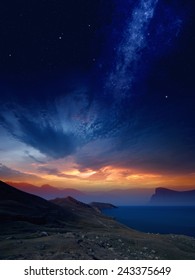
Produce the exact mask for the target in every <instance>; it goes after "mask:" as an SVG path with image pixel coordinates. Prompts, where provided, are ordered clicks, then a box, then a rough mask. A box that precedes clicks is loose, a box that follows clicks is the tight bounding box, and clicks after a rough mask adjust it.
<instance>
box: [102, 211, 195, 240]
mask: <svg viewBox="0 0 195 280" xmlns="http://www.w3.org/2000/svg"><path fill="white" fill-rule="evenodd" d="M103 213H104V214H105V215H107V216H109V217H113V218H115V219H116V220H117V221H118V222H120V223H122V224H125V225H127V226H128V227H130V228H132V229H135V230H138V231H142V232H147V233H155V234H157V233H160V234H181V235H188V236H193V237H195V206H121V207H118V208H112V209H104V210H103Z"/></svg>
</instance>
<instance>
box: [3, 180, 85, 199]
mask: <svg viewBox="0 0 195 280" xmlns="http://www.w3.org/2000/svg"><path fill="white" fill-rule="evenodd" d="M6 183H7V184H9V185H10V186H12V187H15V188H17V189H19V190H21V191H24V192H28V193H31V194H34V195H37V196H40V197H42V198H45V199H53V198H56V197H67V196H73V197H76V198H77V199H82V198H83V197H85V193H83V192H81V191H79V190H76V189H72V188H65V189H59V188H56V187H54V186H50V185H42V186H41V187H37V186H35V185H32V184H28V183H25V182H23V183H16V182H6Z"/></svg>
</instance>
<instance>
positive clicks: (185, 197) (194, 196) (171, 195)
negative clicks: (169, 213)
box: [150, 188, 195, 206]
mask: <svg viewBox="0 0 195 280" xmlns="http://www.w3.org/2000/svg"><path fill="white" fill-rule="evenodd" d="M150 204H153V205H170V206H174V205H183V206H184V205H186V206H187V205H195V190H191V191H175V190H170V189H166V188H157V189H156V190H155V194H154V195H153V196H152V197H151V200H150Z"/></svg>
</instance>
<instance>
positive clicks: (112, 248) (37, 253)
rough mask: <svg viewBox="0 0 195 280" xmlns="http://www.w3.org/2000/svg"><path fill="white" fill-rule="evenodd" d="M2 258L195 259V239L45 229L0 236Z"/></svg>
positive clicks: (129, 231) (125, 230)
mask: <svg viewBox="0 0 195 280" xmlns="http://www.w3.org/2000/svg"><path fill="white" fill-rule="evenodd" d="M0 259H18V260H25V259H35V260H36V259H43V260H44V259H45V260H47V259H48V260H51V259H55V260H81V259H85V260H90V259H91V260H93V259H94V260H103V259H118V260H120V259H121V260H138V259H139V260H146V259H147V260H163V259H166V260H167V259H195V239H194V238H190V237H186V236H175V235H174V236H173V235H166V236H161V235H154V234H144V233H138V232H136V231H131V230H130V229H129V230H128V229H123V230H115V231H114V232H109V231H108V230H107V231H106V230H105V231H90V232H89V231H88V232H85V231H81V232H76V231H68V232H53V231H52V232H47V235H45V234H44V235H43V234H42V232H34V233H26V234H16V235H14V236H13V235H12V236H0Z"/></svg>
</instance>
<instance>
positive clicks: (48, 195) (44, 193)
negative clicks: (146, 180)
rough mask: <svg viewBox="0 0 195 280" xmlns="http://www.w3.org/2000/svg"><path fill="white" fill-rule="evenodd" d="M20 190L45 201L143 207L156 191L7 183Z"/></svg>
mask: <svg viewBox="0 0 195 280" xmlns="http://www.w3.org/2000/svg"><path fill="white" fill-rule="evenodd" d="M7 183H8V184H9V185H10V186H13V187H15V188H17V189H19V190H22V191H25V192H28V193H31V194H34V195H37V196H40V197H42V198H45V199H49V200H50V199H55V198H56V197H59V198H64V197H68V196H70V197H74V198H75V199H77V200H80V201H82V202H84V203H90V202H91V201H98V202H102V203H107V202H108V201H109V203H112V204H114V205H143V204H147V203H148V201H149V200H150V197H151V195H152V193H153V192H154V189H113V190H100V191H80V190H77V189H73V188H64V189H59V188H56V187H54V186H50V185H43V186H41V187H37V186H34V185H32V184H28V183H25V182H24V183H15V182H7Z"/></svg>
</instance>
